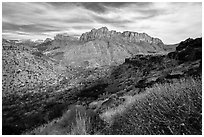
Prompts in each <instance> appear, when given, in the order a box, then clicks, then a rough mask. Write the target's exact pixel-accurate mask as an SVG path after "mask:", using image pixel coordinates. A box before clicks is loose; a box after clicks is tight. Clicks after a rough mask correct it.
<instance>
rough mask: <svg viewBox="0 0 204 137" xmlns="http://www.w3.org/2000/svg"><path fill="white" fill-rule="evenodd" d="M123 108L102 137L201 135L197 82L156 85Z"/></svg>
mask: <svg viewBox="0 0 204 137" xmlns="http://www.w3.org/2000/svg"><path fill="white" fill-rule="evenodd" d="M124 107H125V108H126V109H125V111H123V112H122V113H118V114H117V115H115V116H114V122H113V124H112V125H111V127H108V128H107V130H106V132H105V133H104V134H126V135H127V134H134V135H138V134H139V135H143V134H151V135H158V134H164V135H166V134H167V135H196V134H202V83H201V79H200V78H186V79H180V80H176V81H174V82H173V83H164V84H156V85H154V86H153V87H152V88H148V89H146V91H145V92H143V93H141V94H140V95H136V96H135V97H134V98H133V99H132V102H131V103H130V104H128V105H126V106H124ZM120 109H121V108H120ZM123 109H124V108H123ZM119 112H120V111H119Z"/></svg>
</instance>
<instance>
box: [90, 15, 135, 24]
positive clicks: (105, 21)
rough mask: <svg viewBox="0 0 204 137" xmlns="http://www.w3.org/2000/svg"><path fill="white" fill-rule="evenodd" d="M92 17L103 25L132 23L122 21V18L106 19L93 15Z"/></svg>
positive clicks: (125, 20)
mask: <svg viewBox="0 0 204 137" xmlns="http://www.w3.org/2000/svg"><path fill="white" fill-rule="evenodd" d="M92 17H93V18H94V20H95V21H96V22H98V23H103V24H112V25H114V24H127V23H131V22H132V21H131V20H127V19H121V18H106V17H102V16H97V15H92Z"/></svg>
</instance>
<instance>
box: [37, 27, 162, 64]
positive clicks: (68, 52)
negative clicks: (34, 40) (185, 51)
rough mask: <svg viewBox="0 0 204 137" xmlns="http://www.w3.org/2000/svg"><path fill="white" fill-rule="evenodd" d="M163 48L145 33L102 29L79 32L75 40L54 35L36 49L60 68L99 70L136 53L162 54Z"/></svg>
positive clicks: (65, 36) (155, 39)
mask: <svg viewBox="0 0 204 137" xmlns="http://www.w3.org/2000/svg"><path fill="white" fill-rule="evenodd" d="M163 46H164V44H163V42H162V41H161V40H160V39H158V38H153V37H150V36H149V35H147V34H146V33H137V32H130V31H125V32H123V33H121V32H117V31H115V30H108V28H107V27H102V28H99V29H92V30H91V31H90V32H86V33H83V34H82V35H81V37H80V38H79V39H77V38H75V37H71V36H69V35H66V34H58V35H56V36H55V37H54V40H50V39H48V40H45V42H44V43H42V44H41V45H39V46H38V48H39V49H42V50H41V51H43V52H44V53H45V54H46V55H49V56H50V57H52V58H54V59H56V60H58V61H59V62H60V63H61V64H62V65H64V66H74V67H100V66H107V65H108V66H109V65H113V64H121V63H123V62H124V61H125V58H129V57H131V56H133V55H136V54H144V53H145V54H146V53H158V52H162V51H164V49H163Z"/></svg>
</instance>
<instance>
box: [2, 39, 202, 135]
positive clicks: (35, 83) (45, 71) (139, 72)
mask: <svg viewBox="0 0 204 137" xmlns="http://www.w3.org/2000/svg"><path fill="white" fill-rule="evenodd" d="M49 41H50V40H47V42H49ZM201 41H202V40H201V39H196V40H187V41H186V42H181V43H180V44H179V46H178V48H177V51H175V52H173V53H169V55H168V56H165V55H143V54H140V55H136V56H134V57H133V55H131V56H125V55H126V54H123V53H128V52H124V50H123V48H122V47H121V48H119V49H118V45H115V44H114V43H112V44H110V47H107V45H106V44H107V43H108V42H107V41H105V40H102V39H95V40H91V41H88V42H83V41H80V42H79V43H83V44H82V45H81V44H76V45H71V47H69V48H66V46H64V47H63V48H59V49H61V52H63V56H62V58H63V59H62V61H61V63H60V61H56V60H55V59H53V58H51V57H50V56H51V55H50V56H46V55H45V54H42V53H44V52H41V51H39V50H38V49H36V48H31V47H27V46H24V45H18V46H17V45H16V44H15V43H14V44H12V43H11V42H10V41H7V40H3V51H2V64H3V69H2V70H3V72H2V73H3V75H2V80H3V81H2V85H3V88H2V89H3V90H2V93H3V94H2V95H3V98H2V117H3V118H2V119H3V121H2V125H3V134H21V133H22V132H25V130H28V129H29V130H30V129H32V128H35V127H36V126H39V125H42V124H44V123H47V122H48V121H51V120H52V119H54V118H57V117H60V116H61V115H62V114H63V112H64V111H65V110H66V109H67V108H68V106H69V105H71V104H76V103H78V104H81V105H84V106H88V105H89V104H90V103H92V102H93V101H95V102H102V103H101V104H102V106H99V112H104V111H105V110H106V109H107V101H108V100H109V101H108V102H109V103H108V104H109V105H108V107H110V106H111V107H112V106H113V107H114V106H115V105H118V104H120V103H121V102H123V101H124V100H125V98H124V97H123V96H125V95H129V96H133V95H135V94H139V93H140V92H143V91H144V89H145V88H146V87H148V86H152V85H153V84H155V83H157V82H163V81H171V80H173V79H177V78H180V77H186V76H189V75H197V74H198V75H200V74H201V70H202V69H201V66H202V65H201V60H202V58H201V56H200V55H201V54H200V53H202V52H200V51H202V42H201ZM99 43H100V44H99ZM67 46H68V45H67ZM72 46H73V47H74V48H73V47H72ZM81 46H82V47H81ZM83 46H84V47H85V48H84V47H83ZM109 48H110V49H111V48H112V49H111V50H110V51H111V55H109V54H107V53H108V51H107V49H109ZM62 49H63V50H62ZM68 49H69V50H68ZM56 50H58V49H56ZM52 51H54V50H52ZM80 51H81V52H80ZM82 51H83V52H82ZM190 51H193V52H190ZM194 51H195V52H194ZM46 52H47V51H46ZM56 52H59V50H58V51H56ZM66 53H67V54H66ZM118 53H120V54H118ZM98 54H99V55H98ZM104 55H106V56H104ZM113 55H114V57H113ZM183 55H184V56H183ZM189 55H190V56H189ZM197 55H198V56H197ZM72 56H73V58H71V57H72ZM101 56H104V58H100V57H101ZM91 57H93V58H91ZM120 57H122V59H121V60H124V63H123V64H121V65H119V66H112V67H110V66H107V67H106V68H104V67H103V68H100V67H99V68H92V67H96V65H95V64H97V63H99V65H98V66H100V65H101V64H102V65H105V64H107V62H109V63H110V64H111V63H112V62H111V61H110V60H111V59H112V60H114V59H115V60H118V58H120ZM126 57H131V58H129V59H125V58H126ZM181 57H184V58H181ZM65 59H66V60H65ZM60 60H61V59H60ZM63 61H64V63H63ZM66 61H67V62H66ZM70 61H71V62H72V61H75V62H73V63H74V65H72V66H75V65H76V63H79V64H77V65H78V66H81V64H83V63H84V66H82V67H76V68H73V67H72V66H70V65H66V66H67V67H65V66H63V65H62V64H66V63H70ZM78 61H79V62H78ZM84 61H89V62H84ZM121 62H122V61H121ZM103 63H104V64H103ZM77 65H76V66H77ZM89 66H92V67H89ZM113 94H114V95H113ZM112 96H116V98H117V99H115V100H112V98H111V97H112ZM113 98H115V97H113ZM105 102H106V103H105ZM96 104H97V103H96ZM99 104H100V103H99Z"/></svg>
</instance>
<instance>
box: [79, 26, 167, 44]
mask: <svg viewBox="0 0 204 137" xmlns="http://www.w3.org/2000/svg"><path fill="white" fill-rule="evenodd" d="M118 37H119V38H121V39H123V40H126V41H128V42H133V43H134V42H140V41H144V42H148V43H150V44H158V45H163V42H162V41H161V40H160V39H159V38H153V37H150V36H149V35H148V34H146V33H138V32H131V31H124V32H122V33H121V32H116V31H115V30H111V31H109V30H108V28H107V27H102V28H99V29H92V30H91V31H90V32H86V33H83V34H82V35H81V37H80V40H81V41H91V40H95V39H117V38H118Z"/></svg>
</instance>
